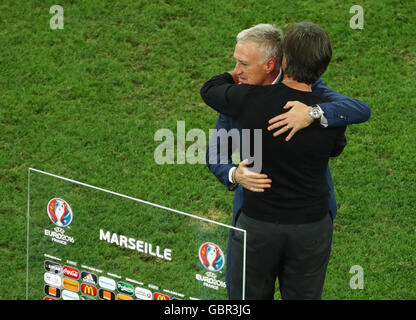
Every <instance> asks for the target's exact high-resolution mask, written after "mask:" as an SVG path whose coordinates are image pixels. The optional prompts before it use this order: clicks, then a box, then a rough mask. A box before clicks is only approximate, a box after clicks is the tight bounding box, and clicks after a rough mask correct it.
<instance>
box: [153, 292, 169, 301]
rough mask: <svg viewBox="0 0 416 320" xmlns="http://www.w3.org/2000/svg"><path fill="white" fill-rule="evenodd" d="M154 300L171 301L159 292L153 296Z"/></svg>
mask: <svg viewBox="0 0 416 320" xmlns="http://www.w3.org/2000/svg"><path fill="white" fill-rule="evenodd" d="M153 300H170V298H169V296H167V295H165V294H161V293H159V292H155V293H154V294H153Z"/></svg>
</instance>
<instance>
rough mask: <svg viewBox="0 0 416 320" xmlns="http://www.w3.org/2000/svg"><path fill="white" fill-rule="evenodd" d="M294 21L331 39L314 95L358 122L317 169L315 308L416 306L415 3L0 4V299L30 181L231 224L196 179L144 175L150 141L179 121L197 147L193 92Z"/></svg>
mask: <svg viewBox="0 0 416 320" xmlns="http://www.w3.org/2000/svg"><path fill="white" fill-rule="evenodd" d="M54 4H59V5H61V6H62V7H63V9H64V29H63V30H52V29H51V28H50V26H49V21H50V19H51V17H52V16H53V15H52V14H50V13H49V8H50V7H51V6H52V5H54ZM356 4H359V5H361V6H362V7H363V9H364V28H363V29H362V30H359V29H351V28H350V19H351V17H352V16H353V14H351V13H350V8H351V6H353V5H356ZM305 20H307V21H313V22H316V23H318V24H320V25H321V26H322V27H324V28H325V29H326V30H327V31H328V33H329V35H330V37H331V41H332V45H333V51H334V54H333V59H332V61H331V63H330V66H329V68H328V70H327V72H326V73H325V74H324V76H323V79H324V81H325V82H326V83H327V84H328V85H329V86H330V87H331V88H332V89H334V90H337V91H339V92H340V93H342V94H344V95H348V96H351V97H354V98H357V99H360V100H363V101H365V102H367V103H368V104H369V106H370V107H371V110H372V115H371V118H370V120H369V121H368V122H366V123H364V124H360V125H354V126H350V127H349V128H348V130H347V138H348V146H347V148H346V149H345V151H344V153H343V154H342V155H341V156H340V157H339V158H337V159H334V160H332V161H331V164H330V166H331V170H332V173H333V177H334V182H335V188H336V196H337V201H338V205H339V207H340V209H339V212H338V216H337V218H336V220H335V225H334V228H335V232H334V238H333V247H332V254H331V260H330V264H329V267H328V272H327V278H326V283H325V288H324V294H323V298H324V299H416V268H415V266H416V252H415V244H416V215H415V214H416V210H415V203H416V186H415V182H416V162H415V160H414V158H415V156H416V144H415V142H414V139H415V137H416V125H415V123H416V113H415V112H414V109H413V108H414V107H415V106H416V95H415V87H414V81H415V78H416V63H415V61H416V41H415V39H414V30H415V27H416V25H415V21H416V2H415V1H413V0H407V1H406V0H402V1H400V0H382V1H380V0H367V1H361V2H356V1H329V0H328V1H319V2H317V1H275V0H272V1H271V0H255V1H251V0H246V1H242V0H227V1H225V0H212V1H197V0H183V1H173V0H170V1H169V0H165V1H162V0H154V1H144V0H122V1H107V0H89V1H74V0H72V1H71V0H62V1H60V2H59V3H56V1H55V0H54V1H50V0H22V1H13V0H2V1H1V2H0V47H1V50H0V270H1V275H0V280H1V281H0V299H24V298H25V280H26V279H25V277H26V213H27V175H28V168H29V167H33V168H37V169H40V170H44V171H48V172H51V173H55V174H58V175H61V176H64V177H68V178H72V179H75V180H78V181H83V182H86V183H89V184H92V185H96V186H99V187H102V188H105V189H109V190H113V191H116V192H119V193H123V194H127V195H130V196H133V197H137V198H140V199H144V200H148V201H151V202H154V203H158V204H161V205H164V206H167V207H172V208H175V209H178V210H181V211H185V212H189V213H193V214H195V215H198V216H203V217H207V218H210V219H214V220H217V221H220V222H223V223H231V215H232V198H233V194H232V193H231V192H228V191H227V190H226V189H225V188H224V187H223V186H222V185H221V184H220V183H219V182H218V181H217V179H216V178H215V177H214V176H213V175H212V174H211V173H210V172H209V170H208V169H207V168H206V167H205V165H203V164H195V165H191V164H171V165H167V164H165V165H158V164H157V163H155V160H154V151H155V149H156V147H157V146H158V145H159V144H160V142H158V141H155V140H154V135H155V132H156V131H157V130H159V129H161V128H167V129H170V130H172V131H173V132H176V126H177V121H185V123H186V130H187V131H188V130H190V129H192V128H200V129H202V130H203V131H204V132H205V133H206V135H207V139H208V132H209V129H210V128H213V127H214V126H215V122H216V118H217V114H216V113H215V112H214V111H213V110H211V109H210V108H207V107H206V106H205V105H204V104H203V102H202V100H201V98H200V95H199V89H200V87H201V85H202V84H203V83H204V82H205V81H206V80H207V79H208V78H210V77H211V76H213V75H215V74H218V73H221V72H223V71H227V70H230V69H231V68H232V67H233V63H234V62H233V60H232V59H231V55H232V52H233V50H234V45H235V36H236V34H237V33H238V32H239V31H240V30H242V29H244V28H248V27H250V26H252V25H254V24H257V23H263V22H265V23H273V24H276V25H278V26H281V27H285V26H287V25H289V24H291V23H294V22H299V21H305ZM207 142H208V141H207ZM354 265H359V266H361V267H362V268H363V271H364V289H362V290H360V289H357V290H353V289H351V288H350V285H349V284H350V279H351V277H352V276H353V274H351V273H349V271H350V268H351V267H352V266H354Z"/></svg>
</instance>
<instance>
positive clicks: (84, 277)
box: [81, 271, 98, 285]
mask: <svg viewBox="0 0 416 320" xmlns="http://www.w3.org/2000/svg"><path fill="white" fill-rule="evenodd" d="M81 281H82V282H86V283H89V284H94V285H95V284H97V282H98V279H97V276H96V275H95V274H93V273H91V272H86V271H82V273H81Z"/></svg>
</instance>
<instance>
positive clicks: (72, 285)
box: [63, 278, 79, 292]
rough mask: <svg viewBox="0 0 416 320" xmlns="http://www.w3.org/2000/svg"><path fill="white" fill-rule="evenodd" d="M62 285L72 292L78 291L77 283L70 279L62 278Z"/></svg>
mask: <svg viewBox="0 0 416 320" xmlns="http://www.w3.org/2000/svg"><path fill="white" fill-rule="evenodd" d="M63 287H64V288H65V289H68V290H71V291H74V292H78V291H79V283H78V282H77V281H75V280H72V279H68V278H64V281H63Z"/></svg>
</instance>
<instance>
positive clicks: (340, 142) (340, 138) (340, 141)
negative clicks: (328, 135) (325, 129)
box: [330, 127, 347, 157]
mask: <svg viewBox="0 0 416 320" xmlns="http://www.w3.org/2000/svg"><path fill="white" fill-rule="evenodd" d="M346 129H347V127H338V128H337V130H338V135H337V139H336V140H335V143H334V147H333V148H332V151H331V155H330V157H338V156H339V155H340V154H341V153H342V151H344V148H345V146H346V145H347V138H346V137H345V130H346Z"/></svg>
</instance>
